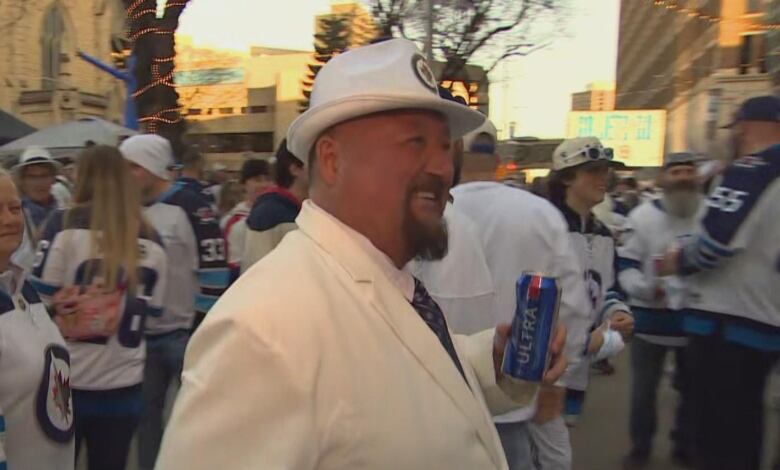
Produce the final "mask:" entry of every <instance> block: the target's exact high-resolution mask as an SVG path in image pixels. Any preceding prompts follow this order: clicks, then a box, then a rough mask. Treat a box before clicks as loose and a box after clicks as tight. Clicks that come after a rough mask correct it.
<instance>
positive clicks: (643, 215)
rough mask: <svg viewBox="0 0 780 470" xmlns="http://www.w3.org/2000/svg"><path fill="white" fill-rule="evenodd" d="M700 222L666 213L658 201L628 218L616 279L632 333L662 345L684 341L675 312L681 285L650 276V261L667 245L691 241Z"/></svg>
mask: <svg viewBox="0 0 780 470" xmlns="http://www.w3.org/2000/svg"><path fill="white" fill-rule="evenodd" d="M701 208H702V210H703V209H704V200H703V199H702V207H701ZM699 212H701V211H699ZM700 218H701V213H699V214H696V215H694V216H691V217H688V218H683V217H676V216H674V215H672V214H670V213H668V212H667V211H666V209H665V207H664V200H663V198H661V199H655V200H652V201H650V202H645V203H644V204H642V205H640V206H639V207H637V208H636V209H634V210H633V211H631V213H630V214H629V215H628V224H627V227H626V228H627V230H626V232H625V233H624V237H623V246H622V247H620V248H618V255H619V258H618V269H619V271H620V274H619V280H620V285H621V287H622V288H623V290H625V292H626V294H628V297H629V301H628V303H629V306H630V307H631V312H632V313H633V314H634V333H635V334H636V335H637V336H639V337H641V338H642V339H645V340H647V341H649V342H652V343H655V344H661V345H664V346H684V345H685V344H686V343H687V339H686V338H685V332H684V331H683V329H682V317H683V315H682V311H681V309H682V307H683V306H684V305H685V303H686V295H687V290H686V286H685V284H684V283H683V280H682V279H680V277H679V276H666V277H663V278H660V277H658V276H656V274H655V266H654V260H655V259H656V258H657V257H659V256H663V255H664V254H665V253H666V250H667V249H668V248H669V247H670V246H671V245H672V244H677V245H678V246H680V245H683V244H685V243H686V242H687V241H689V239H691V238H692V237H694V236H695V234H696V233H697V232H698V226H699V220H700ZM657 287H660V288H661V289H663V291H664V293H665V295H664V297H663V298H660V299H657V298H656V289H657Z"/></svg>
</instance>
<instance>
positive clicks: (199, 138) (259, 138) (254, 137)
mask: <svg viewBox="0 0 780 470" xmlns="http://www.w3.org/2000/svg"><path fill="white" fill-rule="evenodd" d="M192 138H193V141H194V142H195V144H196V145H197V146H198V148H199V149H200V150H201V151H203V152H208V153H241V152H273V151H274V136H273V133H272V132H246V133H235V134H195V135H193V136H192Z"/></svg>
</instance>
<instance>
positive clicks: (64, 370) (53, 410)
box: [35, 344, 73, 443]
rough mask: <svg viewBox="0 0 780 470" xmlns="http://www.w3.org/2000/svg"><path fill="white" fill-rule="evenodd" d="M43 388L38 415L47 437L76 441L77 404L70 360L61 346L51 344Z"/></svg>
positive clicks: (47, 353)
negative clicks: (75, 415)
mask: <svg viewBox="0 0 780 470" xmlns="http://www.w3.org/2000/svg"><path fill="white" fill-rule="evenodd" d="M44 357H45V361H44V367H43V376H42V377H41V384H40V386H39V387H38V394H37V396H36V403H35V411H36V413H35V414H36V416H37V418H38V424H40V426H41V429H42V430H43V432H44V434H46V436H47V437H48V438H49V439H51V440H53V441H55V442H61V443H66V442H69V441H70V440H71V439H73V401H72V397H71V390H70V356H69V355H68V351H67V350H66V349H65V348H64V347H63V346H61V345H59V344H50V345H49V346H48V347H47V348H46V351H45V353H44Z"/></svg>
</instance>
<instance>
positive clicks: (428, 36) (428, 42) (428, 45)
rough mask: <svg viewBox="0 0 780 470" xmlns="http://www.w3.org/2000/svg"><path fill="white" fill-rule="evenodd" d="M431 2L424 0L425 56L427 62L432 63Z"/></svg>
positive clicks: (431, 0) (430, 0)
mask: <svg viewBox="0 0 780 470" xmlns="http://www.w3.org/2000/svg"><path fill="white" fill-rule="evenodd" d="M433 1H434V0H425V7H426V17H425V55H426V57H427V58H428V62H429V63H430V62H433Z"/></svg>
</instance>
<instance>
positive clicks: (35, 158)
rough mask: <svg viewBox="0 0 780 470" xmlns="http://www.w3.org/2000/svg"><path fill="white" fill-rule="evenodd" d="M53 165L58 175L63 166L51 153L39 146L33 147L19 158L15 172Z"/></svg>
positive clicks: (28, 148)
mask: <svg viewBox="0 0 780 470" xmlns="http://www.w3.org/2000/svg"><path fill="white" fill-rule="evenodd" d="M41 164H43V165H51V166H52V167H53V168H54V172H55V173H57V172H59V171H60V168H62V165H61V164H60V162H58V161H57V160H55V159H53V158H52V157H51V153H50V152H49V151H48V150H46V149H45V148H43V147H39V146H37V145H31V146H29V147H27V148H26V149H24V152H22V156H21V157H20V158H19V163H17V164H16V165H15V166H14V168H13V170H14V172H18V171H19V170H21V169H22V168H24V167H26V166H30V165H41Z"/></svg>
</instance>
